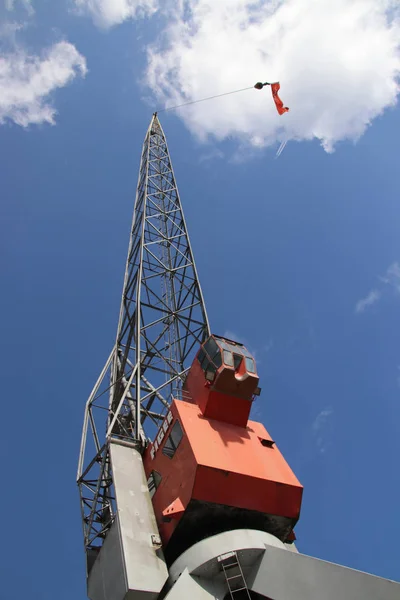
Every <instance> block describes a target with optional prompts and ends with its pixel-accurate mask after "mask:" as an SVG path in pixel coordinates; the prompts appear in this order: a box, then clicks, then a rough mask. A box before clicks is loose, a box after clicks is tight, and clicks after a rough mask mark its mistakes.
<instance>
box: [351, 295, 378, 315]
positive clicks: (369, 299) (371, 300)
mask: <svg viewBox="0 0 400 600" xmlns="http://www.w3.org/2000/svg"><path fill="white" fill-rule="evenodd" d="M381 295H382V293H381V292H380V291H379V290H371V291H370V292H369V294H368V295H367V296H365V298H362V299H361V300H359V301H358V302H357V304H356V308H355V311H356V313H361V312H364V310H365V309H366V308H367V307H369V306H372V305H373V304H375V302H378V300H379V299H380V297H381Z"/></svg>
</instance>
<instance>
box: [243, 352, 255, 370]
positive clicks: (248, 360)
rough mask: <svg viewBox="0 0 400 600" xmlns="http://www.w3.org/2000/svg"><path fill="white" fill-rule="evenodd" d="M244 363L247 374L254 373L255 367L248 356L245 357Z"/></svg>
mask: <svg viewBox="0 0 400 600" xmlns="http://www.w3.org/2000/svg"><path fill="white" fill-rule="evenodd" d="M245 361H246V370H247V371H248V372H249V373H255V372H256V367H255V365H254V360H253V359H252V358H249V357H248V356H246V358H245Z"/></svg>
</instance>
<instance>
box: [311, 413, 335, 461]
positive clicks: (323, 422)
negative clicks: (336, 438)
mask: <svg viewBox="0 0 400 600" xmlns="http://www.w3.org/2000/svg"><path fill="white" fill-rule="evenodd" d="M332 415H333V410H332V408H330V407H327V408H324V409H323V410H321V412H320V413H318V415H317V416H316V417H315V419H314V421H313V423H312V425H311V430H312V433H313V436H314V439H315V443H316V445H317V448H318V451H319V452H320V453H321V454H323V453H324V452H325V451H326V450H327V448H328V445H329V440H328V434H329V432H327V430H326V429H327V425H328V422H329V419H330V417H331V416H332Z"/></svg>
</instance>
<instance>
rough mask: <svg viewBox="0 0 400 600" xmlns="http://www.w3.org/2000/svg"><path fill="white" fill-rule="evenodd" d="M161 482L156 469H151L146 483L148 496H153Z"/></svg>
mask: <svg viewBox="0 0 400 600" xmlns="http://www.w3.org/2000/svg"><path fill="white" fill-rule="evenodd" d="M160 483H161V475H160V473H158V472H157V471H152V472H151V473H150V476H149V478H148V480H147V485H148V486H149V492H150V498H152V497H153V496H154V494H155V493H156V490H157V488H158V486H159V485H160Z"/></svg>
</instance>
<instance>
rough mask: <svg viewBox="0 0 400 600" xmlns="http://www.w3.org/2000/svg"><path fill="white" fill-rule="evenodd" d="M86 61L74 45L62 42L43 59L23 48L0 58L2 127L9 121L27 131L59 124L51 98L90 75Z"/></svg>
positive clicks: (50, 49) (0, 113)
mask: <svg viewBox="0 0 400 600" xmlns="http://www.w3.org/2000/svg"><path fill="white" fill-rule="evenodd" d="M86 72H87V69H86V60H85V58H84V57H83V56H82V55H81V54H80V53H79V52H78V50H77V49H76V48H75V46H74V45H73V44H70V43H69V42H66V41H62V42H58V43H57V44H54V45H53V46H51V47H50V48H47V49H46V50H45V51H44V52H43V53H42V54H41V55H31V54H28V53H27V52H26V51H25V50H24V49H23V48H22V47H17V48H15V49H14V50H13V51H10V52H8V53H4V54H2V55H0V124H3V123H5V122H6V121H7V120H9V121H13V122H14V123H16V124H17V125H21V126H22V127H27V126H28V125H30V124H39V123H49V124H51V125H53V124H54V123H55V115H56V112H57V111H56V109H55V108H54V106H53V104H52V102H51V94H52V93H53V92H54V91H55V90H57V89H58V88H62V87H64V86H65V85H67V84H68V83H70V82H71V81H72V80H73V79H75V77H76V76H78V75H80V76H82V77H84V76H85V75H86Z"/></svg>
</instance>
